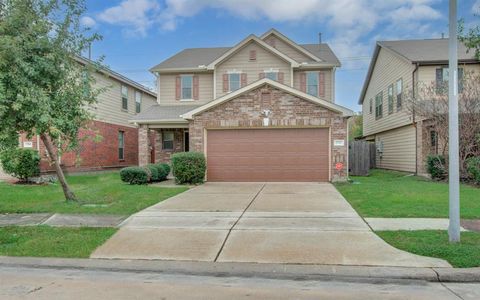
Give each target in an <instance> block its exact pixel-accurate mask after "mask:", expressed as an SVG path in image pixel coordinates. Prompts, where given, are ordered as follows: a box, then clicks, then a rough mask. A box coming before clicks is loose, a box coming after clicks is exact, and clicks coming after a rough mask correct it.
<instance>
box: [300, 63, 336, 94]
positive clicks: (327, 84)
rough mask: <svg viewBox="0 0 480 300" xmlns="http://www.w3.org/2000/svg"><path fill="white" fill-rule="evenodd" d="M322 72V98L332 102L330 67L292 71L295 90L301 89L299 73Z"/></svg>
mask: <svg viewBox="0 0 480 300" xmlns="http://www.w3.org/2000/svg"><path fill="white" fill-rule="evenodd" d="M319 71H321V72H324V73H325V98H324V100H327V101H330V102H332V96H333V95H332V76H333V72H332V69H316V70H308V71H304V70H302V71H293V87H294V88H296V89H297V90H302V89H301V87H300V73H303V72H319Z"/></svg>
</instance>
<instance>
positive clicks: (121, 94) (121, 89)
mask: <svg viewBox="0 0 480 300" xmlns="http://www.w3.org/2000/svg"><path fill="white" fill-rule="evenodd" d="M123 88H125V91H126V92H127V93H126V94H125V95H124V94H123ZM123 96H125V98H127V108H123ZM120 100H121V101H122V102H121V103H120V107H121V109H122V111H128V106H129V105H128V86H127V85H125V84H122V85H120Z"/></svg>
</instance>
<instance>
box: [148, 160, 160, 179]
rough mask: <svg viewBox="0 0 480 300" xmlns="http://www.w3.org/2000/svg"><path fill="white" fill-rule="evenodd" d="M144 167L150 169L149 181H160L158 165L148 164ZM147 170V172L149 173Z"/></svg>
mask: <svg viewBox="0 0 480 300" xmlns="http://www.w3.org/2000/svg"><path fill="white" fill-rule="evenodd" d="M144 168H146V169H148V172H150V177H149V180H148V181H149V182H152V181H159V180H160V179H159V170H158V168H157V166H155V165H153V164H152V165H146V166H145V167H144ZM148 172H147V173H148Z"/></svg>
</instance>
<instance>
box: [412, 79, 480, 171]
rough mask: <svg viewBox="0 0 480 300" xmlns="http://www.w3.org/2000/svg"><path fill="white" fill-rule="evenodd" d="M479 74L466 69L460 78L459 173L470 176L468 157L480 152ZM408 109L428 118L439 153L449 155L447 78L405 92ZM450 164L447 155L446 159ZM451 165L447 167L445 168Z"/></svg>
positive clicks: (422, 118)
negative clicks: (434, 134) (436, 139)
mask: <svg viewBox="0 0 480 300" xmlns="http://www.w3.org/2000/svg"><path fill="white" fill-rule="evenodd" d="M479 82H480V74H478V73H473V72H464V74H463V79H462V80H460V82H459V94H458V109H459V142H460V143H459V152H460V153H459V155H460V166H459V167H460V176H461V177H462V178H467V177H468V172H467V163H466V161H467V159H468V158H470V157H478V156H480V84H479ZM405 100H406V103H407V108H408V110H409V111H410V112H411V113H412V115H414V116H415V119H416V120H417V121H418V120H426V121H427V122H428V124H429V126H431V128H432V130H434V131H435V132H436V133H437V137H438V141H439V144H440V145H441V146H442V147H441V148H440V149H439V152H440V154H442V155H443V156H444V157H445V158H448V153H447V150H448V82H444V83H443V84H437V83H435V82H433V83H431V84H419V85H418V86H417V89H416V90H410V91H408V92H407V93H406V99H405ZM446 163H447V164H448V159H447V161H446ZM446 169H448V168H446Z"/></svg>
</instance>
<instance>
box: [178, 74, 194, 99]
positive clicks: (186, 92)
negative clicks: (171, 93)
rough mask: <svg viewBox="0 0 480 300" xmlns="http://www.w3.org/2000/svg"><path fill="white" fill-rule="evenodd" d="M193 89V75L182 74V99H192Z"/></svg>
mask: <svg viewBox="0 0 480 300" xmlns="http://www.w3.org/2000/svg"><path fill="white" fill-rule="evenodd" d="M192 91H193V75H182V76H181V93H182V94H181V95H182V99H184V100H190V99H192V98H193V97H192V96H193V95H192Z"/></svg>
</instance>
